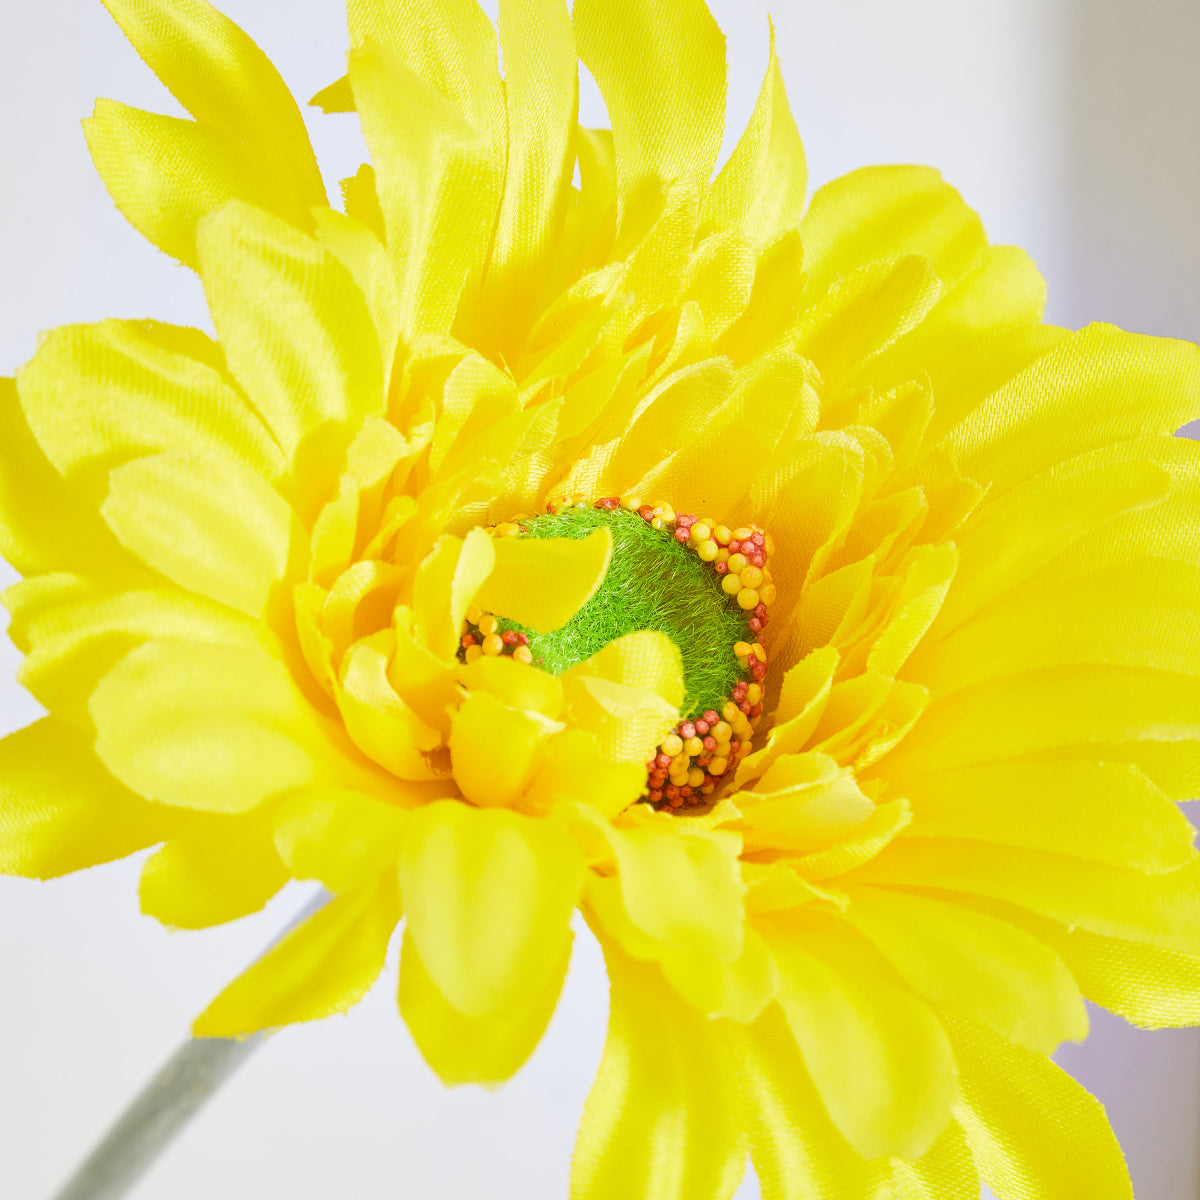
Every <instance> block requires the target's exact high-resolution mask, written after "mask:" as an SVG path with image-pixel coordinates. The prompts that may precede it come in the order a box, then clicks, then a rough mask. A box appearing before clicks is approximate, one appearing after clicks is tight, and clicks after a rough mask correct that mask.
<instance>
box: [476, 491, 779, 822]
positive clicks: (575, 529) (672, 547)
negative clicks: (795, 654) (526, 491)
mask: <svg viewBox="0 0 1200 1200" xmlns="http://www.w3.org/2000/svg"><path fill="white" fill-rule="evenodd" d="M547 509H548V511H547V512H545V513H543V514H539V515H537V516H532V517H526V516H521V517H518V518H516V519H514V520H513V521H510V522H506V523H504V524H502V525H498V526H496V527H495V529H494V530H493V531H492V532H493V534H494V535H495V536H498V537H531V538H584V537H587V535H588V534H589V533H591V532H592V531H593V530H595V529H598V528H600V527H604V528H607V529H608V530H609V532H610V534H611V536H612V541H613V553H612V559H611V562H610V565H609V568H608V572H607V574H606V575H605V578H604V581H603V583H602V584H601V586H600V588H599V589H598V590H597V592H596V594H595V595H594V596H593V597H592V598H591V599H590V600H589V601H588V602H587V603H586V604H585V605H583V607H582V608H580V609H579V611H578V612H577V613H576V614H575V615H574V616H573V617H572V618H571V620H570V621H568V622H567V624H566V625H564V626H562V627H560V628H559V629H556V630H553V631H552V632H549V633H540V632H538V631H536V630H534V629H528V628H524V627H522V626H520V625H518V624H516V623H515V622H512V621H509V620H506V619H503V618H498V617H496V616H493V615H491V614H487V613H481V612H478V611H470V612H468V614H467V624H466V627H465V630H464V632H463V635H462V642H461V648H460V651H459V654H460V657H462V658H463V659H464V660H466V661H471V660H472V659H475V658H478V657H480V656H481V655H501V654H511V655H512V656H513V657H516V658H520V659H522V660H523V661H525V662H531V663H533V665H535V666H537V667H540V668H541V669H542V670H545V671H547V672H549V673H550V674H551V675H559V674H561V673H562V672H564V671H566V670H568V669H569V668H570V667H573V666H574V665H575V664H577V663H580V662H583V661H585V660H586V659H589V658H591V657H592V656H593V655H594V654H596V653H597V652H598V651H600V650H601V649H603V647H604V646H606V645H607V644H608V643H609V642H612V641H614V640H616V639H617V638H619V637H622V636H624V635H625V634H628V633H633V632H636V631H639V630H652V631H656V632H659V633H663V634H666V636H667V637H669V638H671V640H672V641H673V642H674V643H675V644H676V645H677V646H678V647H679V652H680V655H681V657H682V660H683V680H684V701H683V704H682V705H681V708H680V712H681V714H682V720H681V721H680V722H679V724H678V725H677V726H676V727H675V729H673V730H672V731H671V732H670V733H669V734H668V735H667V736H666V737H664V738H663V740H662V742H661V744H660V745H659V747H658V750H657V753H656V754H655V755H654V757H653V758H651V759H650V760H649V761H648V762H647V764H646V768H647V782H646V792H645V795H644V796H643V799H644V800H645V801H646V802H648V803H651V804H653V805H654V806H655V807H656V808H659V809H670V810H674V809H679V808H684V807H689V808H695V807H698V806H700V805H703V804H705V803H707V802H708V797H709V796H711V795H712V794H713V793H714V792H715V791H716V788H717V786H718V784H719V783H720V781H721V777H722V776H723V775H725V774H726V772H730V771H731V770H732V767H733V765H734V764H735V763H736V761H737V759H738V758H739V757H741V756H743V755H745V754H748V753H749V752H750V748H751V739H752V737H753V734H754V726H755V725H756V724H757V722H758V719H759V716H760V715H761V713H762V681H763V678H764V677H765V675H766V671H767V654H766V650H765V649H764V647H763V645H762V641H761V635H762V631H763V629H764V628H765V627H766V625H767V623H768V621H769V615H768V610H769V608H770V605H771V604H772V602H773V601H774V599H775V585H774V584H773V583H772V581H771V571H770V566H769V565H768V558H769V554H770V551H771V548H772V547H771V543H770V539H769V538H768V537H767V535H766V533H765V532H764V531H762V530H760V529H757V528H754V527H750V526H746V527H740V528H734V529H730V528H729V527H727V526H724V525H720V524H718V523H717V522H716V521H714V520H712V519H711V518H708V517H699V518H697V517H693V516H690V515H688V514H685V513H676V512H675V511H674V510H673V509H672V508H671V507H670V506H669V505H666V504H645V503H642V502H641V501H640V499H639V498H637V497H623V498H620V499H618V498H616V497H608V498H605V499H601V500H594V501H589V500H582V499H572V500H569V501H558V502H553V503H551V504H550V505H548V506H547Z"/></svg>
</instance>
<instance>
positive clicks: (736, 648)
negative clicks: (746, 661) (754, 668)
mask: <svg viewBox="0 0 1200 1200" xmlns="http://www.w3.org/2000/svg"><path fill="white" fill-rule="evenodd" d="M756 644H757V643H756ZM733 652H734V654H736V655H737V656H738V658H749V657H750V655H751V654H752V653H753V652H754V646H752V645H751V644H750V643H749V642H734V643H733Z"/></svg>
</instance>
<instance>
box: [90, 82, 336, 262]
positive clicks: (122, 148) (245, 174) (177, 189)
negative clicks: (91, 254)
mask: <svg viewBox="0 0 1200 1200" xmlns="http://www.w3.org/2000/svg"><path fill="white" fill-rule="evenodd" d="M83 131H84V135H85V136H86V138H87V144H88V150H89V152H90V153H91V156H92V162H93V163H94V164H95V166H96V172H97V174H98V175H99V176H100V178H101V179H102V180H103V181H104V185H105V187H107V188H108V193H109V195H110V196H111V197H112V199H113V203H114V204H115V205H116V206H117V208H118V209H119V210H120V212H121V214H122V215H123V216H124V217H125V219H126V220H127V221H128V222H129V223H130V224H131V225H132V226H133V227H134V228H135V229H136V230H137V231H138V233H140V234H141V235H142V236H143V237H144V238H146V239H147V240H148V241H151V242H153V243H154V244H155V245H156V246H157V247H158V248H159V249H160V250H162V251H164V252H165V253H166V254H169V255H171V257H172V258H177V259H178V260H179V261H180V262H182V263H184V264H185V265H186V266H189V267H192V268H193V269H194V268H195V267H196V266H197V265H198V259H197V256H196V226H197V224H198V223H199V221H200V220H201V219H202V218H203V217H206V216H207V215H208V214H209V213H212V212H216V211H217V209H219V208H220V207H221V206H222V205H223V204H225V203H227V202H228V201H230V200H242V201H244V202H245V203H247V204H253V205H254V206H255V207H257V208H263V209H266V210H268V211H269V212H273V213H276V214H278V215H279V216H281V217H283V218H284V219H285V220H288V221H290V222H291V223H292V224H294V225H297V226H299V227H300V228H302V229H305V228H308V227H309V226H310V225H311V224H312V217H311V216H310V214H309V211H308V208H307V206H306V205H305V204H304V203H303V202H302V199H303V198H301V197H298V196H296V195H294V194H291V193H289V191H288V189H287V182H286V181H285V180H281V179H280V178H278V177H277V176H275V175H273V174H272V173H271V172H270V169H269V167H268V164H267V162H266V161H264V159H263V158H262V157H260V156H258V154H257V153H256V151H258V150H260V149H261V147H254V148H253V150H252V149H251V148H250V147H248V146H247V145H245V144H244V143H240V142H238V141H237V140H235V139H233V138H231V137H230V136H229V133H228V132H227V131H225V130H221V129H218V128H216V127H215V126H213V125H210V124H207V123H201V122H198V121H187V120H180V119H179V118H178V117H165V116H161V115H160V114H159V113H152V112H144V111H143V110H142V109H138V108H130V107H128V106H127V105H124V104H118V103H116V102H115V101H112V100H97V101H96V108H95V112H94V113H93V115H92V116H91V117H89V118H87V119H86V120H85V121H84V122H83ZM312 199H315V200H316V202H318V203H324V196H323V195H322V196H320V197H319V198H315V197H314V198H312Z"/></svg>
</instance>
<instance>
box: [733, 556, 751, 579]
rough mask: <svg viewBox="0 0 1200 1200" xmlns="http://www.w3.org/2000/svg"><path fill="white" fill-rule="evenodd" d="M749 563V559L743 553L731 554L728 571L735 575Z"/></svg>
mask: <svg viewBox="0 0 1200 1200" xmlns="http://www.w3.org/2000/svg"><path fill="white" fill-rule="evenodd" d="M749 565H750V560H749V559H748V558H747V557H746V556H745V555H744V554H731V555H730V556H729V573H730V574H731V575H737V574H739V573H740V572H742V571H743V570H745V568H746V567H748V566H749Z"/></svg>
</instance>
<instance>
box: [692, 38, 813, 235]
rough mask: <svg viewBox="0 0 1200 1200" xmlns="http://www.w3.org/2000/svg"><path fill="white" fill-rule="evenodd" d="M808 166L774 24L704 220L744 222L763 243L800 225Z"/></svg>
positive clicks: (722, 225) (719, 225) (709, 222)
mask: <svg viewBox="0 0 1200 1200" xmlns="http://www.w3.org/2000/svg"><path fill="white" fill-rule="evenodd" d="M807 183H808V172H807V169H806V166H805V162H804V147H803V146H802V145H801V143H800V135H799V133H798V132H797V131H796V122H795V121H794V120H793V119H792V113H791V109H790V108H789V107H788V100H787V93H786V91H785V90H784V85H783V73H782V71H781V70H780V68H779V59H778V58H777V57H776V54H775V27H774V25H772V26H771V51H770V58H769V60H768V62H767V75H766V78H765V79H764V80H763V84H762V89H761V90H760V92H759V94H758V100H757V102H756V103H755V105H754V112H753V113H752V114H751V117H750V122H749V124H748V125H747V126H746V130H745V132H744V133H743V134H742V136H741V138H740V140H739V141H738V144H737V146H736V148H735V149H734V151H733V153H732V154H731V155H730V156H729V161H728V162H726V164H725V166H724V167H722V168H721V173H720V174H719V175H718V176H717V178H716V180H715V181H714V182H713V186H712V189H711V191H710V192H709V195H708V202H707V204H706V206H705V210H704V223H705V225H706V226H711V227H712V228H714V229H719V228H726V227H728V226H730V225H740V226H742V227H743V228H744V229H745V230H746V232H747V233H748V234H749V235H750V236H751V237H752V238H754V240H755V241H756V242H758V243H759V244H761V245H769V244H770V243H771V242H773V241H774V240H775V239H776V237H778V235H779V234H781V233H783V232H785V231H787V230H789V229H799V228H800V218H801V217H802V216H803V215H804V201H805V188H806V186H807Z"/></svg>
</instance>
